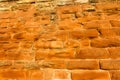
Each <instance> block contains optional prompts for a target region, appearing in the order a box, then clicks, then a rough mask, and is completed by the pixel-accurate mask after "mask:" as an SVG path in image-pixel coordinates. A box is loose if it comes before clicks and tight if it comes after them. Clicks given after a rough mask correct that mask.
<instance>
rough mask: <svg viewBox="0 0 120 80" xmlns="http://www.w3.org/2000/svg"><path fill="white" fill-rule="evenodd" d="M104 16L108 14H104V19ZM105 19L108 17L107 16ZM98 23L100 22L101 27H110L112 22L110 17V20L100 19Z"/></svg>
mask: <svg viewBox="0 0 120 80" xmlns="http://www.w3.org/2000/svg"><path fill="white" fill-rule="evenodd" d="M104 17H106V16H103V19H104ZM101 18H102V16H101ZM105 19H107V17H106V18H105ZM98 23H99V24H100V26H101V28H110V27H111V23H110V21H109V19H108V20H99V21H98Z"/></svg>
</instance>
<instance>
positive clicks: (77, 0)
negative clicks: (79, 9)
mask: <svg viewBox="0 0 120 80" xmlns="http://www.w3.org/2000/svg"><path fill="white" fill-rule="evenodd" d="M88 2H89V0H84V1H83V0H75V3H88Z"/></svg>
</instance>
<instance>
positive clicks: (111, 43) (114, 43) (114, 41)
mask: <svg viewBox="0 0 120 80" xmlns="http://www.w3.org/2000/svg"><path fill="white" fill-rule="evenodd" d="M119 42H120V40H119V38H117V37H114V38H102V39H94V40H92V41H91V46H92V47H98V48H105V47H119V46H120V43H119Z"/></svg>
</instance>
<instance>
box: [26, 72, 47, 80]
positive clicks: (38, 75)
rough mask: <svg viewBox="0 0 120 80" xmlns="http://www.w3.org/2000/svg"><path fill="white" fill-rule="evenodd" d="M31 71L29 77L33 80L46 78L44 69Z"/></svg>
mask: <svg viewBox="0 0 120 80" xmlns="http://www.w3.org/2000/svg"><path fill="white" fill-rule="evenodd" d="M29 73H30V74H29V77H28V78H29V79H31V80H45V79H44V72H43V70H31V71H29Z"/></svg>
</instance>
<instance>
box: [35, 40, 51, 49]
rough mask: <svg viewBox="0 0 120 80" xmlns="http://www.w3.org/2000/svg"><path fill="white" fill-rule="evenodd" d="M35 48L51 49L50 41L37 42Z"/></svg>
mask: <svg viewBox="0 0 120 80" xmlns="http://www.w3.org/2000/svg"><path fill="white" fill-rule="evenodd" d="M35 47H36V48H49V47H50V43H49V42H48V41H41V40H39V41H37V42H36V43H35Z"/></svg>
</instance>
